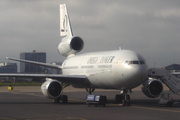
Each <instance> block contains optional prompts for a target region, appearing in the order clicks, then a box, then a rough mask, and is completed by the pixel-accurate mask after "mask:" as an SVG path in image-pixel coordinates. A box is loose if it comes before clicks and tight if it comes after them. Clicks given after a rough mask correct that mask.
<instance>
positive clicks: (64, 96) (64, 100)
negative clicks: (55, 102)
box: [62, 95, 68, 104]
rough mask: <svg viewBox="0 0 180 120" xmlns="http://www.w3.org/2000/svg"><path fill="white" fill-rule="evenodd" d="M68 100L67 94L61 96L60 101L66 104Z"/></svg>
mask: <svg viewBox="0 0 180 120" xmlns="http://www.w3.org/2000/svg"><path fill="white" fill-rule="evenodd" d="M67 102H68V97H67V95H63V96H62V103H64V104H66V103H67Z"/></svg>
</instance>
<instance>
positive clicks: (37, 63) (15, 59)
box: [6, 57, 62, 69]
mask: <svg viewBox="0 0 180 120" xmlns="http://www.w3.org/2000/svg"><path fill="white" fill-rule="evenodd" d="M6 59H7V60H14V61H19V62H26V63H32V64H36V65H39V66H44V67H50V68H55V69H62V67H61V66H60V65H52V64H48V63H42V62H35V61H30V60H23V59H17V58H10V57H6Z"/></svg>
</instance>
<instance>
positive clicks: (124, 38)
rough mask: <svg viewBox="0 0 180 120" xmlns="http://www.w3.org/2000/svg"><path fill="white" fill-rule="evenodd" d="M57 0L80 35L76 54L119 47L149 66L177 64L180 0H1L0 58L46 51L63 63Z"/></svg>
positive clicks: (179, 57)
mask: <svg viewBox="0 0 180 120" xmlns="http://www.w3.org/2000/svg"><path fill="white" fill-rule="evenodd" d="M60 3H66V4H67V7H68V12H69V16H70V19H71V24H72V27H73V33H74V35H78V36H80V37H81V38H82V39H83V40H84V43H85V46H84V49H83V50H82V52H80V53H79V54H81V53H85V52H94V51H105V50H114V49H118V48H119V47H122V48H123V49H130V50H133V51H136V52H138V53H140V54H141V55H142V56H144V58H145V59H146V61H147V63H148V65H149V66H150V67H153V66H154V62H155V63H156V67H164V66H166V65H169V64H172V63H180V54H179V53H180V47H179V46H180V40H179V39H180V7H179V6H180V1H179V0H173V2H172V1H169V0H163V1H157V0H150V1H144V0H128V1H127V0H96V1H93V0H54V1H50V0H1V1H0V16H1V17H0V62H7V61H6V60H5V59H4V58H5V57H6V56H9V57H15V58H19V54H20V53H21V52H31V51H32V50H36V51H37V52H46V53H47V62H52V61H61V62H62V61H63V60H64V59H65V57H63V56H61V55H60V54H59V53H58V52H57V46H58V44H59V42H60V40H61V37H60V36H59V4H60ZM10 62H12V61H10Z"/></svg>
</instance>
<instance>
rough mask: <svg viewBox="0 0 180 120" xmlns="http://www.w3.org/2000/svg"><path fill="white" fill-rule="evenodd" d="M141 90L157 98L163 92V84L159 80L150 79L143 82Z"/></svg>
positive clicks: (148, 95)
mask: <svg viewBox="0 0 180 120" xmlns="http://www.w3.org/2000/svg"><path fill="white" fill-rule="evenodd" d="M141 90H142V92H143V93H144V94H145V95H146V96H147V97H150V98H157V97H159V96H160V95H161V93H162V92H163V85H162V83H161V81H159V80H156V79H149V80H147V81H145V82H144V83H143V84H142V86H141Z"/></svg>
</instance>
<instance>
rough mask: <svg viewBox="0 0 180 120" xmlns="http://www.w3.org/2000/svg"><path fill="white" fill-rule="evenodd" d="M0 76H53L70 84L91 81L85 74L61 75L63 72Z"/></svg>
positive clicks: (4, 75)
mask: <svg viewBox="0 0 180 120" xmlns="http://www.w3.org/2000/svg"><path fill="white" fill-rule="evenodd" d="M0 77H24V78H39V79H41V78H51V79H55V80H58V81H60V82H63V83H68V84H85V83H89V81H88V79H87V77H86V76H85V75H61V74H0Z"/></svg>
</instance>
